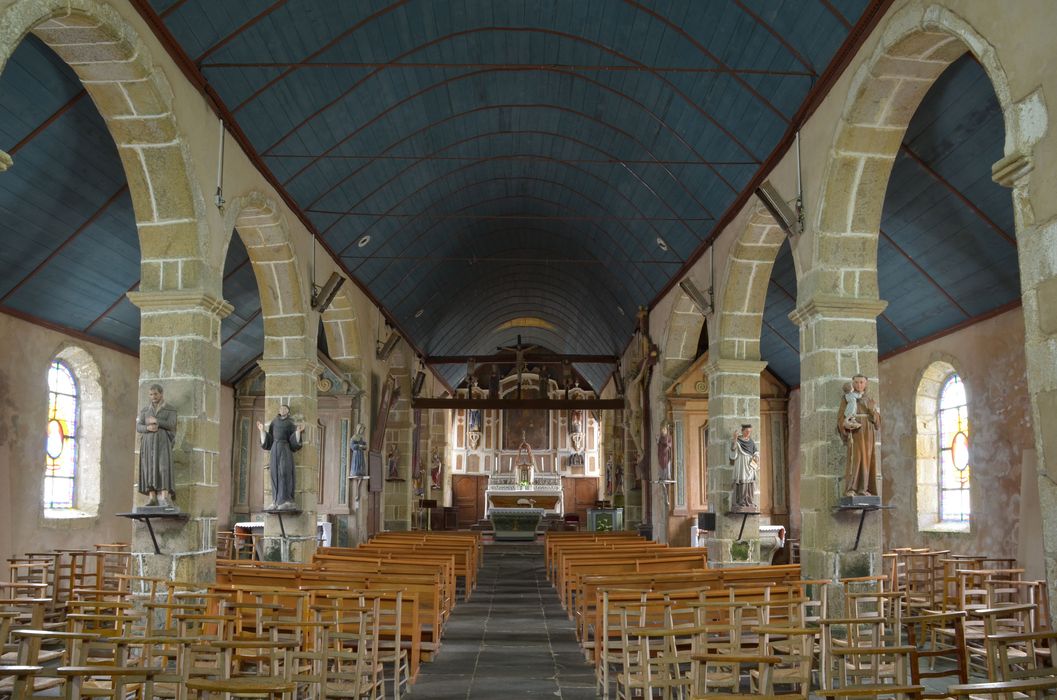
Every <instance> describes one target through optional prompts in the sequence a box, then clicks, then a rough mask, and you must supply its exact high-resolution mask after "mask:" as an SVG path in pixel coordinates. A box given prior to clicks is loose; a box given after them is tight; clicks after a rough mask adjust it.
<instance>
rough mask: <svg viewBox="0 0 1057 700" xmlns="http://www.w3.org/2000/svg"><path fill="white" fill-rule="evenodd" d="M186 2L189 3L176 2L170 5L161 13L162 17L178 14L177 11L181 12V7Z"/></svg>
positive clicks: (181, 0) (177, 0)
mask: <svg viewBox="0 0 1057 700" xmlns="http://www.w3.org/2000/svg"><path fill="white" fill-rule="evenodd" d="M186 2H187V0H176V2H174V3H173V4H172V5H169V6H168V7H167V8H165V11H164V12H162V13H161V16H162V17H168V16H169V15H171V14H172V13H174V12H176V11H177V10H179V9H180V7H181V6H182V5H183V4H184V3H186Z"/></svg>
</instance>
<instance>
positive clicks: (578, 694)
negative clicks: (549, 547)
mask: <svg viewBox="0 0 1057 700" xmlns="http://www.w3.org/2000/svg"><path fill="white" fill-rule="evenodd" d="M484 557H485V565H484V566H483V567H482V568H481V570H480V575H479V578H478V585H477V590H476V591H474V593H473V598H472V599H471V600H470V602H468V603H462V602H460V603H459V604H458V605H456V606H455V611H454V612H453V613H452V616H451V618H450V619H449V620H448V624H447V626H446V627H445V629H444V638H443V643H442V646H441V651H440V654H438V655H437V658H436V660H435V661H433V662H432V663H427V664H423V666H422V670H421V671H420V673H419V679H418V682H417V683H415V685H414V686H412V690H411V694H410V697H412V698H430V699H431V700H433V699H438V700H439V699H440V698H472V699H473V700H497V699H500V700H515V699H516V698H562V699H563V700H581V699H585V698H595V697H597V695H596V694H595V689H594V687H595V686H594V684H595V678H594V669H593V668H592V667H591V666H589V665H588V664H587V663H586V662H585V661H584V657H583V655H582V654H581V653H580V645H579V644H578V643H577V642H576V634H575V631H574V627H573V624H572V622H570V621H569V618H568V617H566V615H565V613H564V612H563V611H562V607H561V603H560V602H559V601H558V596H557V595H556V594H555V592H554V589H553V588H552V587H551V585H550V583H548V582H547V577H546V575H545V573H544V571H543V545H539V544H492V545H485V552H484Z"/></svg>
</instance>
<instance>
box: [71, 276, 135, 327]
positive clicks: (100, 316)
mask: <svg viewBox="0 0 1057 700" xmlns="http://www.w3.org/2000/svg"><path fill="white" fill-rule="evenodd" d="M137 287H139V280H136V281H135V282H133V283H132V286H131V287H129V288H128V289H126V290H125V293H124V294H122V295H121V296H119V297H118V298H117V299H116V300H115V301H114V303H113V304H111V305H110V306H108V307H106V311H104V312H103V313H101V314H99V315H98V316H96V317H95V320H94V321H92V322H91V323H89V324H88V325H87V326H85V327H84V330H83V331H82V333H89V332H91V330H92V329H93V328H95V326H96V324H97V323H99V322H100V321H102V320H103V319H104V318H106V317H107V316H109V315H110V312H111V311H113V310H114V309H116V308H117V305H118V304H120V303H121V302H122V301H124V300H125V298H126V297H127V296H128V293H129V292H131V291H134V290H135V289H136V288H137Z"/></svg>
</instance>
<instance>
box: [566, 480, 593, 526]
mask: <svg viewBox="0 0 1057 700" xmlns="http://www.w3.org/2000/svg"><path fill="white" fill-rule="evenodd" d="M562 492H563V499H564V508H565V512H566V513H576V514H577V515H579V516H580V527H581V528H585V529H586V528H587V510H588V508H594V507H595V501H597V500H598V479H597V478H595V477H578V478H574V477H565V478H564V479H562Z"/></svg>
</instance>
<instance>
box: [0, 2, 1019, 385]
mask: <svg viewBox="0 0 1057 700" xmlns="http://www.w3.org/2000/svg"><path fill="white" fill-rule="evenodd" d="M133 4H134V5H136V6H137V8H138V9H139V10H140V11H141V13H145V14H146V15H147V16H148V18H150V19H152V20H153V21H154V22H156V23H157V26H158V27H159V28H160V30H161V31H162V33H163V34H167V35H169V36H168V37H163V38H164V39H171V40H173V41H174V42H175V50H177V51H181V52H182V53H183V54H185V55H186V57H187V58H188V59H189V60H190V61H191V62H193V64H194V65H195V66H196V67H197V70H198V71H199V72H200V74H201V76H202V78H203V80H204V81H205V82H207V83H208V85H209V88H210V90H211V91H212V92H213V93H214V94H215V95H216V96H217V97H218V98H219V100H220V102H221V103H222V107H223V109H224V110H226V111H227V112H228V113H229V114H230V115H231V116H233V118H234V120H235V127H236V128H237V129H238V130H239V131H241V133H242V134H243V135H244V137H245V139H246V143H247V144H248V146H249V147H250V149H251V151H252V153H251V155H253V156H255V157H257V158H259V159H260V162H261V163H262V164H263V167H264V168H265V169H266V170H267V172H268V174H270V176H271V177H272V178H273V179H274V181H276V182H277V183H279V185H280V187H281V188H282V190H283V191H284V192H285V194H286V195H287V196H288V198H289V200H290V201H291V202H292V203H293V204H294V206H295V207H296V208H297V209H298V210H299V212H300V214H301V216H302V217H303V218H304V219H305V220H306V221H307V222H309V223H310V225H311V227H312V228H314V232H315V233H316V234H317V235H318V236H319V238H320V240H321V241H323V242H324V243H325V244H326V246H327V247H328V248H329V249H330V250H331V251H333V252H334V253H335V254H336V255H337V256H338V258H339V260H340V262H341V263H342V265H343V266H344V267H345V269H346V270H347V271H348V273H349V274H350V275H351V276H353V277H354V278H355V279H356V280H357V282H358V283H359V284H361V285H362V286H363V287H364V288H365V289H366V290H368V291H369V293H370V294H371V295H372V296H373V297H374V298H375V299H376V300H378V302H379V303H380V304H381V305H382V306H383V307H384V308H385V309H386V311H387V313H388V314H389V315H390V316H391V317H392V318H393V319H394V320H395V321H396V323H397V324H398V326H399V327H400V328H401V329H402V330H403V331H405V332H406V333H407V335H408V336H409V340H410V341H411V342H412V344H413V345H415V346H416V347H417V348H418V349H419V350H420V351H421V352H422V353H424V354H425V355H427V356H437V355H481V354H491V353H492V352H494V351H495V348H496V346H499V345H510V344H512V343H513V342H514V339H515V337H516V336H517V335H518V334H520V335H521V336H522V337H523V339H524V341H525V342H526V343H529V344H535V345H539V346H542V347H544V348H546V349H548V350H551V351H554V352H558V353H570V354H618V353H619V352H620V351H621V350H622V349H623V347H624V345H625V344H626V342H627V339H628V337H629V335H630V333H631V331H632V329H633V326H634V316H635V310H636V308H637V307H638V306H640V305H648V304H650V303H651V302H653V301H655V300H656V298H657V296H658V294H659V293H661V292H662V290H664V289H665V288H666V287H667V286H668V285H670V284H671V283H672V281H673V279H674V278H675V277H676V276H677V275H678V273H679V272H680V271H681V270H682V269H683V267H684V265H685V264H686V263H687V261H688V260H690V259H691V258H692V257H693V256H694V255H695V253H699V252H700V250H701V249H702V247H703V246H704V245H705V244H706V242H707V240H708V238H709V236H710V235H712V234H714V233H715V232H716V226H717V224H718V223H719V222H720V220H721V219H722V218H723V216H724V214H725V213H727V212H728V210H729V209H730V208H731V206H732V205H733V204H734V203H735V201H736V200H737V199H738V197H739V195H741V194H742V192H743V191H744V190H745V188H746V187H747V186H748V184H749V183H750V181H751V180H752V179H753V177H754V176H756V175H757V174H758V172H759V170H760V168H761V165H762V164H763V163H764V162H765V161H766V160H767V159H768V157H769V156H770V155H771V153H772V152H773V151H774V150H775V148H776V147H777V146H778V145H779V143H780V142H781V140H782V139H783V136H784V135H786V134H787V133H788V132H789V130H790V127H791V124H792V119H793V117H794V115H795V114H796V112H797V110H798V109H799V108H800V107H801V105H802V104H804V101H805V98H806V97H807V96H808V94H809V92H810V91H811V89H812V87H813V85H814V84H815V83H816V82H817V81H818V79H819V76H820V75H822V74H823V72H824V71H825V69H826V67H827V66H828V65H829V64H830V62H831V61H833V60H834V57H835V56H836V55H837V53H838V51H839V49H840V47H841V45H842V43H843V42H844V41H845V40H846V39H847V38H848V36H849V34H850V33H852V32H853V29H854V27H855V25H856V23H857V22H860V21H866V19H865V18H868V17H870V16H872V14H873V13H876V12H877V11H878V8H879V7H880V6H881V5H882V4H883V3H880V2H874V3H871V2H869V1H868V0H711V1H707V2H705V1H701V2H689V1H685V0H672V1H670V2H662V1H657V2H643V3H639V2H632V1H631V0H561V1H558V0H552V1H547V0H502V1H499V0H445V1H443V2H441V1H440V0H374V1H365V0H364V1H356V2H352V1H347V2H334V1H333V0H278V1H276V0H240V2H216V0H149V2H148V0H134V2H133ZM162 28H163V29H162ZM941 83H942V84H941ZM941 83H938V84H937V87H936V88H934V89H933V90H932V91H931V92H930V93H929V96H928V98H927V99H926V102H925V104H924V105H923V106H922V109H921V110H920V111H919V114H918V116H917V117H915V123H914V124H913V125H912V127H911V129H910V131H909V132H908V134H907V143H908V145H909V146H910V149H912V153H911V151H910V149H908V151H907V153H904V154H902V155H901V157H900V160H899V162H897V164H896V175H897V177H895V178H893V184H892V189H891V191H890V193H889V202H888V203H886V208H885V221H884V223H883V225H882V228H883V229H884V235H883V236H882V242H881V250H880V255H879V258H880V264H881V268H882V269H881V280H882V294H883V295H884V296H885V298H887V299H889V300H890V301H891V305H890V307H889V310H888V312H887V314H886V319H883V320H882V322H881V323H880V324H879V341H880V343H881V346H882V348H881V350H882V352H891V351H893V350H895V349H897V348H899V347H901V346H904V345H907V344H909V343H911V342H913V341H914V340H916V339H920V338H922V337H925V336H927V335H929V334H931V333H934V332H936V330H939V329H942V328H944V327H949V326H951V325H957V324H958V323H961V322H964V321H965V319H967V318H972V317H975V316H976V315H978V314H980V313H982V312H984V311H987V310H988V309H989V308H994V307H997V306H1000V305H1002V304H1005V303H1008V302H1011V301H1013V300H1015V299H1016V298H1018V297H1019V289H1018V287H1017V279H1016V261H1015V256H1016V248H1015V245H1012V244H1011V243H1010V241H1009V240H1005V239H1003V238H1002V237H1001V236H1000V235H999V232H1001V231H1004V232H1005V233H1006V234H1007V235H1008V237H1011V232H1012V212H1011V210H1010V206H1009V198H1008V194H1004V193H1003V192H1002V191H1001V190H997V189H996V186H994V185H993V183H990V181H989V179H988V178H987V177H986V176H987V175H988V174H989V170H990V164H991V163H992V162H993V161H994V160H997V159H998V157H1000V156H1001V143H1002V141H1001V139H1002V132H1001V115H1000V114H999V113H998V109H997V104H995V100H994V95H993V92H991V88H990V85H989V84H988V83H987V80H986V77H983V76H982V72H981V71H980V69H979V66H977V65H976V64H975V63H974V62H973V61H972V59H971V58H967V59H962V60H961V61H959V63H958V64H957V65H956V66H955V67H953V68H952V69H951V70H949V71H948V72H947V73H945V74H944V76H943V78H941ZM0 95H2V99H0V148H3V149H4V150H8V151H9V152H11V151H12V150H14V152H15V153H14V155H15V159H16V166H15V167H14V168H12V169H11V170H10V171H9V172H7V173H5V174H4V175H2V176H0V212H2V213H3V216H2V217H0V236H2V238H3V242H4V245H3V246H0V270H2V271H3V273H5V274H3V275H0V307H2V308H3V309H5V310H8V311H11V312H13V313H16V314H20V315H28V316H32V317H34V318H36V319H39V320H42V321H45V322H47V323H50V324H54V325H57V326H61V327H63V328H67V329H70V330H73V331H77V332H81V333H86V334H88V335H90V336H93V337H95V338H98V339H100V340H102V341H105V342H108V343H110V344H112V345H115V346H118V347H123V348H126V349H128V350H132V351H135V350H137V349H138V314H137V313H136V310H135V308H134V307H132V306H131V304H130V303H129V302H128V301H127V300H126V299H125V298H124V293H125V292H126V291H128V290H130V289H134V288H135V287H136V284H137V281H138V276H139V274H138V246H137V242H136V232H135V225H134V220H133V216H132V209H131V202H130V199H129V197H128V192H127V187H126V186H125V184H124V175H123V173H122V171H121V167H120V162H119V161H118V159H117V155H116V152H115V149H114V145H113V143H112V141H111V140H110V138H109V135H108V134H107V132H106V128H105V125H104V124H103V122H102V120H101V119H100V117H99V115H98V113H97V112H96V111H95V109H94V107H93V106H92V104H91V100H90V99H85V95H84V91H83V90H82V88H81V86H80V84H79V83H78V82H77V79H76V77H75V76H74V75H73V74H72V72H71V71H70V70H69V69H68V68H67V67H66V66H65V65H63V64H62V63H61V61H59V60H58V59H57V58H56V57H55V56H54V55H52V54H51V53H50V51H49V50H48V49H47V48H46V47H44V46H43V45H42V44H40V43H39V42H37V41H36V40H35V39H33V38H29V39H27V40H26V41H25V42H24V43H23V45H22V46H21V47H20V48H19V49H18V50H17V51H16V53H15V55H14V56H13V57H12V60H11V61H10V62H9V64H8V66H7V69H6V70H5V71H4V73H3V74H2V75H0ZM922 115H924V116H922ZM996 148H997V151H996V150H995V149H996ZM966 202H969V203H970V204H969V205H967V204H966ZM949 251H955V254H953V255H952V254H948V252H949ZM910 258H913V261H912V263H911V262H910V261H909V260H910ZM795 295H796V285H795V277H794V275H793V272H792V265H791V258H790V257H789V255H788V249H787V248H786V249H785V250H784V251H783V254H782V255H781V256H780V258H779V261H778V263H777V264H776V265H775V270H774V275H773V279H772V285H771V289H770V293H769V295H768V307H767V315H766V316H767V317H766V319H765V321H766V322H765V325H764V341H763V351H764V359H766V360H768V361H770V362H771V365H772V369H773V370H774V371H775V372H776V373H777V374H778V376H779V377H780V378H781V379H782V380H783V381H786V382H787V383H789V384H796V383H798V381H799V377H798V372H799V367H798V360H797V350H796V348H797V347H798V340H797V337H796V329H795V327H793V326H792V323H791V322H790V321H789V320H788V318H787V316H786V314H787V313H788V311H789V310H791V308H792V305H793V303H794V301H793V300H794V299H795ZM224 296H225V298H226V299H228V300H230V301H232V302H233V303H234V304H235V306H236V311H235V314H233V316H232V317H231V318H229V319H228V320H226V321H225V324H224V328H223V338H222V339H223V341H224V355H223V379H224V380H225V381H229V382H230V381H232V380H233V379H235V378H237V376H238V375H239V374H240V373H241V372H243V371H245V368H246V367H248V366H250V364H251V363H252V362H253V360H254V358H256V357H257V356H258V355H259V354H260V352H261V348H262V339H263V330H262V326H261V319H260V302H259V298H258V295H257V290H256V284H255V282H254V279H253V275H252V271H251V270H250V266H249V265H248V264H247V262H246V253H245V250H244V248H242V246H241V244H240V243H239V242H238V240H237V237H236V240H235V242H234V243H233V244H232V246H231V248H230V250H229V254H228V260H227V262H226V265H225V279H224ZM440 369H442V370H443V366H442V367H441V368H440ZM610 369H611V368H610V367H607V366H593V365H585V366H582V367H580V370H581V373H582V374H583V376H585V377H586V378H587V379H588V380H589V381H590V382H591V383H592V384H593V385H594V386H595V387H596V388H601V385H602V383H603V382H604V380H605V379H606V377H607V376H608V373H609V371H610ZM463 371H464V369H463V368H458V367H453V368H450V370H449V376H448V379H449V380H453V381H456V382H457V381H458V380H459V379H461V376H460V375H461V373H462V372H463Z"/></svg>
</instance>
